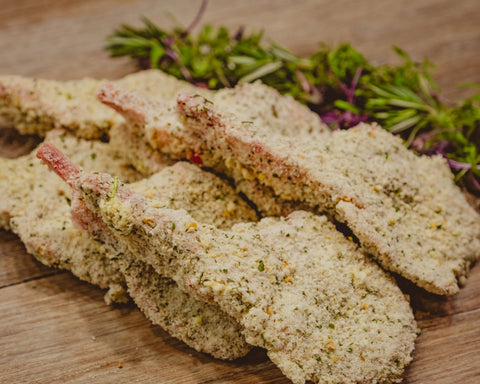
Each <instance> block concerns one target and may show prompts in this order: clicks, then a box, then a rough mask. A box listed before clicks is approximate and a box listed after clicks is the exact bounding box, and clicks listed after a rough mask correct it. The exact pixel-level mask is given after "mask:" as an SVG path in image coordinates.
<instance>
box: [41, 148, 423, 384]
mask: <svg viewBox="0 0 480 384" xmlns="http://www.w3.org/2000/svg"><path fill="white" fill-rule="evenodd" d="M46 150H47V152H52V150H51V148H47V149H46ZM42 151H43V152H44V151H45V150H41V152H40V157H42V158H47V159H48V160H47V162H48V163H49V165H50V167H52V168H54V169H57V173H59V174H60V175H61V176H62V177H63V178H64V179H65V180H68V182H69V183H70V185H72V186H73V187H74V188H75V189H76V190H77V191H78V198H80V199H81V203H82V204H85V205H86V207H87V208H88V209H89V210H91V213H92V214H93V215H95V217H97V218H101V220H102V221H103V222H104V223H105V225H107V226H108V227H110V228H111V229H112V231H113V232H114V233H115V234H116V236H117V241H119V242H124V243H125V244H127V245H128V248H129V249H130V251H132V252H133V253H134V254H135V255H136V257H137V258H138V260H143V261H145V262H147V263H148V264H149V265H151V266H152V267H153V268H155V270H156V271H157V272H158V273H160V274H164V275H165V276H169V277H171V278H172V279H173V280H175V281H176V282H177V283H178V285H179V287H181V289H183V290H184V291H185V292H189V293H190V294H192V295H193V296H195V297H196V298H198V299H199V300H203V301H205V302H214V303H216V304H217V305H218V306H219V307H220V308H221V309H222V310H224V311H225V312H226V313H228V314H230V315H231V316H232V317H234V318H235V319H236V320H237V321H238V322H239V323H240V324H241V325H242V326H243V327H244V330H243V333H244V335H245V337H246V340H247V342H249V343H250V344H252V345H256V346H260V347H263V348H266V349H267V353H268V355H269V356H270V358H271V359H272V361H273V362H274V363H275V364H276V365H277V366H279V367H280V369H281V370H282V371H283V373H284V374H285V375H286V376H287V377H288V378H290V379H291V380H292V381H293V382H294V383H304V382H305V381H307V380H311V381H313V382H316V383H317V382H322V383H392V382H399V381H400V380H401V374H402V372H403V370H404V368H405V366H406V365H407V364H408V363H409V362H410V360H411V352H412V350H413V347H414V340H415V338H416V333H417V328H416V325H415V321H414V318H413V314H412V311H411V309H410V307H409V304H408V302H407V301H406V299H405V298H404V296H403V294H402V293H401V291H400V290H399V288H398V287H397V286H396V284H395V282H394V280H393V279H392V278H391V277H389V276H388V275H387V274H386V273H385V272H383V271H382V270H381V269H380V267H378V266H377V265H376V264H375V263H374V262H372V261H370V260H369V259H368V258H366V257H365V256H364V254H363V253H361V252H360V251H359V250H358V248H357V246H356V245H355V243H354V242H352V241H349V240H347V239H346V238H345V237H344V236H343V235H342V234H341V233H339V232H338V231H337V230H336V229H335V227H334V226H333V224H331V223H330V222H329V221H328V220H327V218H326V217H325V216H316V215H314V214H312V213H308V212H304V211H298V212H294V213H292V214H291V215H289V216H288V217H284V218H266V219H262V220H261V221H260V222H258V223H240V224H237V225H235V226H233V227H232V229H231V230H220V229H218V228H216V227H215V226H212V225H208V224H202V223H200V222H197V221H196V220H195V219H193V218H192V217H191V216H190V215H188V214H187V213H186V212H185V211H183V210H172V209H168V208H157V207H155V204H154V203H152V201H149V200H148V199H146V198H145V197H144V196H142V195H140V194H138V193H136V192H135V191H134V190H132V189H131V188H129V187H127V186H125V185H124V184H122V183H120V182H119V181H118V179H115V178H113V177H111V176H110V175H108V174H100V173H95V174H92V173H82V172H80V171H79V170H78V168H76V167H75V165H73V164H72V163H71V162H69V161H68V160H67V159H65V157H63V156H59V155H57V156H50V157H49V156H45V155H44V153H43V152H42Z"/></svg>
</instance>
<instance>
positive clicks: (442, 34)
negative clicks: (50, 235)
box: [0, 0, 480, 384]
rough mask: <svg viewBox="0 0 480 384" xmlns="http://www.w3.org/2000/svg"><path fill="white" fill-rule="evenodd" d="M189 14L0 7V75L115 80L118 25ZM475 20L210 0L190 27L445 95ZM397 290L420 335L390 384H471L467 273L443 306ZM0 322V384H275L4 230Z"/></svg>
mask: <svg viewBox="0 0 480 384" xmlns="http://www.w3.org/2000/svg"><path fill="white" fill-rule="evenodd" d="M199 3H200V2H197V1H187V0H176V1H175V2H170V1H159V0H145V1H130V0H96V1H95V0H89V1H86V0H68V1H67V0H16V1H11V0H0V52H2V55H1V59H0V75H1V74H19V75H28V76H40V77H47V78H54V79H74V78H80V77H83V76H92V77H102V78H118V77H120V76H122V75H125V74H127V73H130V72H133V71H134V70H135V67H134V65H133V64H132V63H131V62H129V61H128V60H126V59H125V60H124V59H115V60H114V59H111V58H109V57H108V55H107V54H106V53H105V52H104V51H103V46H104V45H105V40H104V37H105V36H106V35H107V34H108V33H110V32H111V31H112V30H113V29H114V28H115V27H117V26H118V25H120V24H121V23H123V22H127V23H134V24H137V25H139V16H140V15H146V16H148V17H149V18H151V19H153V20H155V21H156V22H158V23H160V24H162V25H165V26H171V25H172V20H171V18H170V17H169V16H168V15H169V14H173V15H175V16H176V18H177V19H178V20H179V21H180V22H182V23H183V24H184V25H186V24H188V23H189V22H190V21H191V20H192V19H193V17H194V15H195V13H196V10H197V8H198V5H199ZM479 20H480V3H479V2H478V1H476V0H457V1H455V2H452V1H447V0H423V1H417V2H401V1H395V0H378V1H373V0H368V1H362V2H358V1H336V2H330V1H314V0H298V1H295V2H292V1H290V0H278V1H266V0H255V1H254V0H244V1H237V2H231V1H226V0H225V1H222V0H216V1H215V0H212V1H210V3H209V6H208V9H207V12H206V14H205V16H204V21H205V22H212V23H215V24H220V23H221V24H223V25H227V26H229V27H231V28H237V27H239V26H241V25H244V26H246V27H247V29H248V30H260V29H264V30H265V34H266V37H267V38H272V39H274V40H275V41H278V42H280V43H281V44H283V45H284V46H286V47H288V48H289V49H292V50H293V51H295V52H296V53H298V54H308V53H310V52H312V51H313V50H315V48H316V47H317V44H318V43H319V42H327V43H330V44H337V43H339V42H344V41H349V42H352V43H353V44H354V46H355V47H357V48H358V49H359V50H360V51H361V52H363V53H364V54H365V55H366V56H367V57H368V58H369V59H371V60H373V61H375V62H394V61H395V57H394V55H393V53H392V51H391V46H393V45H397V46H400V47H402V48H403V49H405V50H406V51H408V52H409V53H411V54H412V56H413V57H414V58H415V59H417V60H421V59H423V57H425V56H426V57H429V58H430V59H431V60H432V61H433V62H435V63H436V64H437V80H438V82H439V84H440V86H441V87H442V89H443V91H444V92H443V94H444V95H446V96H448V97H451V98H455V97H457V96H464V95H466V94H468V91H464V90H458V89H455V87H454V86H455V84H457V83H459V82H477V83H480V54H479V51H480V23H479ZM34 144H35V140H32V139H31V138H28V139H27V138H21V137H18V136H16V135H15V134H12V131H9V130H1V131H0V156H3V157H14V156H18V155H19V154H21V153H25V151H27V150H28V149H29V148H32V146H33V145H34ZM0 198H2V197H1V196H0ZM400 284H401V286H402V289H404V291H405V292H406V293H408V294H410V295H411V301H412V306H413V308H414V310H415V315H416V318H417V320H418V323H419V325H420V327H421V328H422V333H421V335H420V337H419V338H418V342H417V347H416V351H415V354H414V361H413V363H412V364H411V365H410V367H409V368H408V369H407V371H406V373H405V380H404V382H405V383H408V384H420V383H421V384H427V383H436V384H450V383H463V384H477V383H479V382H480V364H478V358H479V357H480V296H479V293H480V265H477V266H476V267H474V268H473V270H472V273H471V275H470V277H469V279H468V280H467V283H466V285H465V287H464V288H463V289H462V290H461V292H460V293H459V294H458V295H457V296H456V297H452V298H441V297H437V296H434V295H430V294H427V293H425V292H424V291H422V290H419V289H416V288H414V287H412V286H411V285H410V284H409V283H407V282H404V281H401V282H400ZM0 322H1V323H0V324H1V326H0V383H112V382H119V383H152V382H155V383H232V384H233V383H235V384H237V383H288V380H287V379H285V378H284V377H283V376H282V374H281V372H280V371H279V370H278V369H277V368H276V367H275V366H274V365H273V364H272V363H270V362H269V360H268V358H267V357H266V354H265V353H264V351H262V350H260V349H256V350H254V351H253V352H252V353H250V354H249V355H248V356H247V357H245V358H243V359H240V360H239V361H235V362H222V361H217V360H214V359H212V358H210V357H208V356H205V355H203V354H200V353H197V352H195V351H193V350H191V349H189V348H188V347H186V346H185V345H183V344H182V343H180V342H178V341H176V340H175V339H172V338H171V337H169V336H168V335H167V334H166V333H165V332H163V331H162V330H161V329H160V328H159V327H156V326H152V325H150V324H149V322H148V321H147V320H146V319H145V318H144V317H143V315H142V314H141V313H140V312H139V311H138V310H137V309H136V308H135V307H134V306H132V305H126V306H118V307H109V306H107V305H105V304H104V302H103V292H102V291H101V290H99V289H97V288H95V287H92V286H90V285H88V284H86V283H83V282H80V281H79V280H78V279H76V278H74V277H73V276H71V275H70V274H68V273H65V272H62V271H55V270H52V269H49V268H46V267H44V266H42V265H40V264H39V263H38V262H37V261H36V260H34V259H33V258H32V257H31V256H29V255H28V254H27V253H26V252H25V250H24V248H23V246H22V244H21V243H20V242H19V240H18V239H17V238H16V237H15V236H14V235H12V234H9V233H7V232H5V231H0ZM119 363H121V364H120V365H121V366H122V367H121V368H120V367H119Z"/></svg>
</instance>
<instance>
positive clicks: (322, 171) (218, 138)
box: [101, 85, 480, 295]
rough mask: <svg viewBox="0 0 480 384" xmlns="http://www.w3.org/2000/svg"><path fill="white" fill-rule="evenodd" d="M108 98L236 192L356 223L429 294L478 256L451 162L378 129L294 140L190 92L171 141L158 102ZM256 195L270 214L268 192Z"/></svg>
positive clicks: (469, 212) (385, 260)
mask: <svg viewBox="0 0 480 384" xmlns="http://www.w3.org/2000/svg"><path fill="white" fill-rule="evenodd" d="M101 92H103V93H105V94H107V96H108V97H110V98H111V99H112V100H114V101H116V102H118V104H117V110H121V109H122V108H123V113H124V115H125V116H127V115H129V116H130V121H135V120H136V121H137V124H139V123H138V122H142V121H143V122H144V124H146V125H148V124H150V125H151V126H152V127H153V128H152V130H156V131H157V136H158V137H162V138H163V140H165V143H164V144H163V145H161V146H159V147H161V150H164V151H166V152H168V153H170V152H172V153H173V152H175V151H177V152H181V151H182V150H185V149H186V148H188V150H189V151H190V152H191V153H194V154H195V162H196V163H201V164H203V165H204V166H207V167H211V168H213V169H216V170H218V171H220V172H223V173H226V174H227V175H228V176H229V177H231V178H233V179H234V181H235V182H236V183H237V186H238V185H239V184H240V185H242V184H243V185H244V184H247V183H250V182H257V183H258V184H261V185H265V186H266V187H267V188H270V190H273V191H274V193H275V195H276V196H277V200H276V201H277V202H278V200H280V202H279V203H281V200H284V201H287V202H289V204H290V206H294V204H292V202H293V203H294V202H298V204H299V205H300V206H302V207H307V208H308V209H309V210H312V211H315V212H316V211H318V210H320V211H325V212H326V213H327V214H329V215H330V216H331V217H332V218H335V219H336V220H338V221H340V222H342V223H345V224H347V225H348V226H349V227H350V229H351V230H352V231H353V233H354V234H355V235H356V237H357V238H358V239H359V241H360V243H361V244H362V247H363V248H364V249H365V250H366V251H367V252H369V253H371V254H372V255H373V256H374V257H375V258H376V260H377V261H379V262H380V264H381V265H382V266H383V267H384V268H385V269H388V270H390V271H393V272H396V273H399V274H400V275H402V276H404V277H406V278H407V279H410V280H411V281H413V282H414V283H416V284H417V285H419V286H421V287H423V288H424V289H426V290H428V291H431V292H433V293H436V294H442V295H445V294H446V295H451V294H455V293H456V292H458V289H459V288H458V281H457V279H458V280H462V279H463V278H464V277H465V276H466V274H467V273H468V269H469V266H470V265H471V263H472V262H473V261H474V260H476V259H477V258H478V255H479V249H480V239H479V234H480V220H479V216H478V214H477V213H476V212H475V211H474V209H473V208H472V207H470V206H469V205H468V203H467V201H466V199H465V198H464V196H463V194H461V192H460V190H459V189H458V187H456V186H455V184H454V182H453V176H452V174H451V172H450V170H449V169H448V166H447V164H446V162H445V160H443V159H442V158H440V157H421V156H416V155H415V154H414V153H412V152H410V151H408V150H407V149H406V148H405V147H404V146H403V145H402V143H401V141H400V139H399V138H396V137H394V136H393V135H391V134H390V133H388V132H386V131H384V130H382V129H381V128H380V127H378V126H375V125H368V124H362V125H359V126H358V127H357V128H355V129H351V130H348V131H336V132H333V133H329V134H327V133H322V134H319V135H318V136H317V137H316V138H315V136H314V135H311V134H309V135H298V137H295V136H294V135H293V134H292V132H293V131H288V130H285V131H284V132H281V131H274V130H272V129H269V128H267V129H264V126H262V125H255V124H253V123H252V122H246V121H244V118H243V116H241V117H238V116H236V115H235V114H233V113H231V112H230V109H228V108H224V104H222V102H219V103H216V102H215V100H214V101H213V102H212V101H210V100H205V99H204V98H202V97H198V96H188V95H185V96H183V97H182V98H180V99H179V102H178V109H177V113H178V114H179V116H181V118H180V121H179V122H178V126H182V127H183V128H182V129H178V130H177V136H178V137H176V138H174V139H171V133H170V129H169V128H168V127H165V126H164V125H162V124H158V123H156V118H158V114H159V112H158V105H157V104H155V103H152V102H149V101H148V100H145V99H142V98H141V97H140V96H138V95H133V94H131V93H130V94H128V93H126V94H125V93H124V94H123V95H120V96H117V94H118V89H115V88H112V87H111V86H110V85H105V86H104V87H103V88H102V89H101ZM224 92H225V93H228V92H230V93H235V92H236V90H235V89H233V90H225V91H224ZM218 93H220V92H218ZM172 113H173V112H172ZM177 121H178V119H177ZM178 143H180V144H178ZM250 185H251V184H250ZM247 196H248V198H249V199H250V200H251V201H253V202H254V203H255V204H256V205H257V207H259V211H260V212H262V207H261V206H262V204H263V203H264V201H265V199H264V195H262V194H258V195H256V194H255V193H251V194H248V195H247Z"/></svg>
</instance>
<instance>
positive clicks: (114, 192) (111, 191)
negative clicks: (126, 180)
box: [107, 176, 119, 201]
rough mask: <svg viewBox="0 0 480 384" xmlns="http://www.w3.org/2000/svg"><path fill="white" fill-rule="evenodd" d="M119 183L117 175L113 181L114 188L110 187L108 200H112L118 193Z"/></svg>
mask: <svg viewBox="0 0 480 384" xmlns="http://www.w3.org/2000/svg"><path fill="white" fill-rule="evenodd" d="M118 183H119V181H118V177H117V176H115V177H114V179H113V183H112V189H110V192H109V193H108V197H107V201H110V200H112V199H113V198H114V197H115V196H116V195H117V190H118Z"/></svg>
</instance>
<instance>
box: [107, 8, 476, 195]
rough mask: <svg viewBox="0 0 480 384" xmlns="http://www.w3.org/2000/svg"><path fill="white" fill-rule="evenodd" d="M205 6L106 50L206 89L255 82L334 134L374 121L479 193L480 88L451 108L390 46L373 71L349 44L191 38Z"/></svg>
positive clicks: (426, 70) (416, 66)
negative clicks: (393, 56)
mask: <svg viewBox="0 0 480 384" xmlns="http://www.w3.org/2000/svg"><path fill="white" fill-rule="evenodd" d="M205 7H206V1H203V2H202V6H201V9H200V12H199V13H198V15H197V17H196V18H195V20H194V22H193V23H192V24H191V25H190V26H189V27H187V28H182V27H176V28H174V29H172V30H170V31H169V30H165V29H161V28H160V27H158V26H157V25H155V24H154V23H153V22H152V21H150V20H149V19H147V18H143V23H144V26H143V27H141V28H135V27H132V26H129V25H123V26H121V27H120V28H119V29H117V30H116V31H115V32H114V33H113V34H112V35H110V36H109V37H108V46H107V49H108V50H109V51H110V54H111V55H112V56H130V57H132V58H133V59H135V60H137V62H138V64H139V66H140V68H158V69H161V70H163V71H165V72H166V73H168V74H170V75H173V76H175V77H177V78H179V79H184V80H187V81H189V82H191V83H192V84H195V85H197V86H201V87H207V88H210V89H219V88H222V87H233V86H235V85H236V84H238V83H241V82H251V81H255V80H257V79H260V80H262V82H264V83H265V84H266V85H269V86H271V87H273V88H275V89H277V90H278V91H279V92H281V93H282V94H289V95H291V96H292V97H294V98H295V99H297V100H298V101H300V102H302V103H305V104H307V105H308V106H309V107H310V108H311V109H312V110H314V111H315V112H317V113H318V114H319V115H320V117H321V118H322V120H323V121H324V122H325V123H327V124H328V125H329V126H330V127H331V128H332V129H347V128H350V127H352V126H354V125H356V124H358V123H360V122H362V121H367V122H378V123H379V124H380V125H382V126H383V128H385V129H386V130H389V131H390V132H392V133H395V134H398V135H401V136H402V138H403V139H404V140H405V145H406V146H408V147H409V148H411V149H413V150H415V151H417V152H419V153H422V154H426V155H434V154H439V155H442V156H444V157H445V158H446V159H447V161H448V162H449V165H450V167H451V169H452V170H453V171H454V173H455V174H456V180H457V182H458V183H459V184H461V185H463V186H466V187H467V188H468V189H469V190H470V191H473V192H476V193H479V194H480V90H478V92H477V93H476V94H475V95H474V96H472V97H470V98H467V99H465V100H460V101H458V102H456V103H453V102H450V101H445V100H444V99H443V98H441V97H440V96H439V94H438V87H437V85H436V83H435V82H434V80H433V77H432V68H433V65H432V63H430V62H429V61H427V60H425V61H424V62H423V63H416V62H413V61H412V59H411V58H410V57H409V55H408V54H407V53H406V52H404V51H402V50H401V49H399V48H394V49H395V52H396V53H397V55H398V56H399V58H400V60H401V63H400V64H397V65H379V66H375V65H373V64H371V63H369V62H368V61H367V60H366V59H365V58H364V57H363V55H362V54H361V53H360V52H358V51H357V50H356V49H354V48H353V47H352V46H351V45H350V44H341V45H339V46H338V47H336V48H332V47H329V46H326V45H323V46H321V47H320V48H319V49H318V50H317V51H316V52H314V53H313V54H312V55H310V56H309V57H305V58H302V57H298V56H297V55H295V54H293V53H292V52H290V51H288V50H286V49H285V48H282V47H281V46H280V45H278V44H276V43H272V42H269V43H264V42H263V40H262V35H263V34H262V32H255V33H250V34H246V33H245V31H244V30H243V29H242V28H241V29H239V30H238V31H236V32H235V33H231V32H230V31H229V30H228V29H227V28H225V27H213V26H211V25H205V26H203V27H202V28H201V29H200V31H199V33H198V34H197V35H196V36H194V35H192V33H191V31H192V29H193V28H194V27H195V26H196V24H197V23H198V21H199V20H200V18H201V15H202V13H203V11H204V10H205ZM473 87H477V88H479V87H480V86H479V85H474V86H473Z"/></svg>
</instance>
